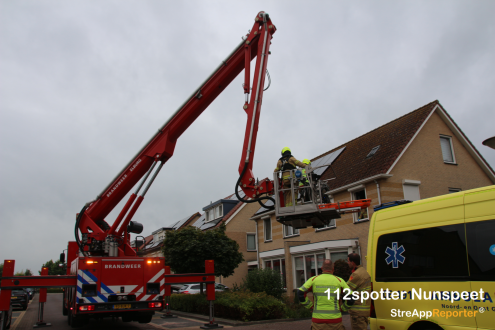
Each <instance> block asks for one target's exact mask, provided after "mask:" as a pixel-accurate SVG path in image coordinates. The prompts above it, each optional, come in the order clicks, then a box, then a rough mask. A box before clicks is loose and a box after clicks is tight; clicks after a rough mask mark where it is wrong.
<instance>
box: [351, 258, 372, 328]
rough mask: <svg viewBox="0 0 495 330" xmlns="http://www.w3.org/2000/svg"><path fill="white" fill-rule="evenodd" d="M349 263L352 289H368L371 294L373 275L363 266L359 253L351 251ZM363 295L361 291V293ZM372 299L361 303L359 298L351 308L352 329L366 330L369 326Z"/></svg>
mask: <svg viewBox="0 0 495 330" xmlns="http://www.w3.org/2000/svg"><path fill="white" fill-rule="evenodd" d="M347 263H348V264H349V267H350V268H351V269H352V274H351V277H349V281H347V284H348V285H349V287H350V288H351V290H352V291H367V292H368V297H369V295H370V294H371V277H370V274H368V272H367V271H366V269H364V267H363V266H361V257H359V254H357V253H351V254H349V255H348V256H347ZM359 296H360V297H361V293H360V294H359ZM370 305H371V300H370V298H368V299H367V300H366V301H364V302H363V303H361V300H357V301H356V302H355V304H354V305H353V306H351V308H350V309H349V314H350V316H351V326H352V330H366V329H367V328H368V318H369V316H370Z"/></svg>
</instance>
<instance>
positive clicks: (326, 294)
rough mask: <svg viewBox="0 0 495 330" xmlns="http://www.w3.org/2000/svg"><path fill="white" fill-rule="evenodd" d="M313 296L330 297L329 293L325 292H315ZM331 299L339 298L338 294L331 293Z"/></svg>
mask: <svg viewBox="0 0 495 330" xmlns="http://www.w3.org/2000/svg"><path fill="white" fill-rule="evenodd" d="M313 296H317V297H328V293H325V292H313ZM330 297H337V294H336V293H333V292H330Z"/></svg>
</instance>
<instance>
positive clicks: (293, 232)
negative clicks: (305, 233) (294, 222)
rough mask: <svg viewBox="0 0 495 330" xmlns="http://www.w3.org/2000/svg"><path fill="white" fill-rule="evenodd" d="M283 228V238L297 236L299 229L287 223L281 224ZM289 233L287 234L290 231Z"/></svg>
mask: <svg viewBox="0 0 495 330" xmlns="http://www.w3.org/2000/svg"><path fill="white" fill-rule="evenodd" d="M283 230H284V238H285V237H294V236H299V234H300V233H299V229H296V228H294V227H292V226H287V225H283ZM291 231H292V233H291V234H289V232H291Z"/></svg>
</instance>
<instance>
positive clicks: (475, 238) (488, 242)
mask: <svg viewBox="0 0 495 330" xmlns="http://www.w3.org/2000/svg"><path fill="white" fill-rule="evenodd" d="M466 229H467V242H468V254H469V270H470V272H471V280H473V281H495V220H487V221H477V222H471V223H468V224H467V225H466Z"/></svg>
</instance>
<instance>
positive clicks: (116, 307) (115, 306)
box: [113, 304, 131, 309]
mask: <svg viewBox="0 0 495 330" xmlns="http://www.w3.org/2000/svg"><path fill="white" fill-rule="evenodd" d="M128 308H131V304H119V305H113V309H128Z"/></svg>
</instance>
